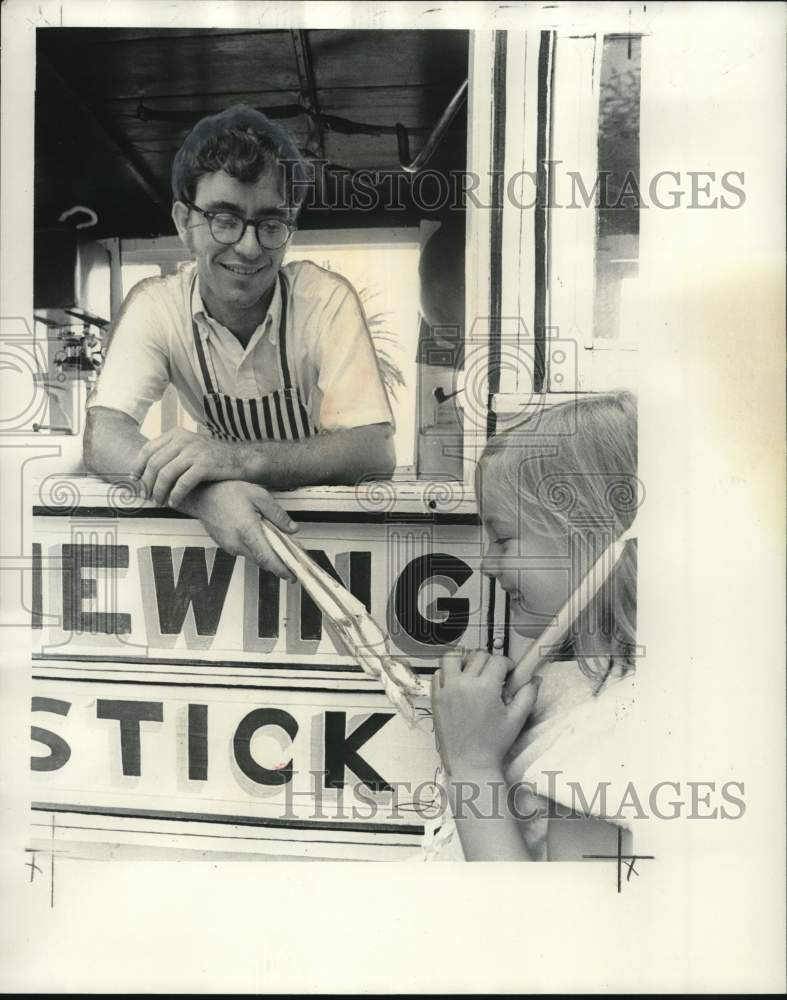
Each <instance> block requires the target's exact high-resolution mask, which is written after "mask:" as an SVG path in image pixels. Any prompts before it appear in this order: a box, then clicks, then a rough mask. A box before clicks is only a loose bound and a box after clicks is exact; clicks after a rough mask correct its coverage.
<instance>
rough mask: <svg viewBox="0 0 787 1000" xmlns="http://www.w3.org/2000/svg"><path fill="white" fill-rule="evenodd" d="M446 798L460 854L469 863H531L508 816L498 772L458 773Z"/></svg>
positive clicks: (516, 825) (505, 790) (515, 824)
mask: <svg viewBox="0 0 787 1000" xmlns="http://www.w3.org/2000/svg"><path fill="white" fill-rule="evenodd" d="M448 795H449V799H450V803H451V812H452V813H453V816H454V820H455V822H456V829H457V832H458V833H459V839H460V841H461V842H462V851H463V852H464V856H465V858H467V860H468V861H532V860H533V858H532V857H531V856H530V852H529V851H528V849H527V847H526V846H525V841H524V839H523V838H522V833H521V831H520V828H519V820H517V819H516V817H515V816H514V815H513V813H512V812H511V808H510V805H509V802H508V786H507V785H506V782H505V779H504V778H503V773H502V770H501V769H500V768H490V769H489V770H486V771H484V770H480V769H477V770H469V771H467V772H466V773H463V772H462V771H461V770H457V771H455V772H454V773H453V775H452V776H451V777H450V778H449V783H448Z"/></svg>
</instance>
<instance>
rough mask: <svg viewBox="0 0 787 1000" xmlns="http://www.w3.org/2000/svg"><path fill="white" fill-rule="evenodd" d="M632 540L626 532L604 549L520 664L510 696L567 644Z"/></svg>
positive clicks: (517, 667) (510, 685)
mask: <svg viewBox="0 0 787 1000" xmlns="http://www.w3.org/2000/svg"><path fill="white" fill-rule="evenodd" d="M629 537H630V536H629V534H628V533H626V534H625V535H623V536H622V537H621V538H619V539H618V540H617V541H615V542H613V543H612V544H611V545H608V546H607V548H606V549H604V551H603V552H602V553H601V555H600V556H599V558H598V559H597V560H596V562H594V563H593V565H592V566H591V568H590V570H589V571H588V572H587V573H586V574H585V576H584V577H583V578H582V580H581V581H580V584H579V586H578V587H577V588H576V590H575V591H574V592H573V593H572V594H571V596H570V597H569V599H568V600H567V601H566V603H565V604H564V605H563V607H562V608H561V609H560V611H558V613H557V614H556V615H555V617H554V618H553V619H552V622H551V623H550V624H549V625H548V626H547V627H546V629H544V631H543V632H542V633H541V635H540V637H539V638H538V639H537V640H536V641H535V642H534V643H533V645H532V646H530V648H529V649H528V650H527V652H526V653H525V655H524V656H523V657H522V659H521V660H520V661H519V662H518V663H517V665H516V667H514V669H513V670H512V672H511V674H510V677H509V682H510V684H509V685H507V687H510V694H512V695H513V694H514V693H515V692H516V691H518V690H519V688H521V687H524V685H525V684H527V683H528V682H529V681H530V679H531V677H532V676H533V674H534V673H535V672H536V670H538V668H539V667H542V666H543V665H544V664H545V663H546V662H547V660H548V659H549V655H550V650H553V649H554V648H555V646H557V645H559V644H560V643H561V642H563V640H564V639H565V638H566V636H567V635H568V632H569V629H570V628H571V626H572V625H573V624H574V622H575V621H576V620H577V618H579V616H580V615H581V614H582V612H583V611H584V610H585V609H586V608H587V607H588V605H589V604H590V602H591V601H592V600H593V598H594V597H595V596H596V594H597V593H598V592H599V591H600V590H601V588H602V587H603V586H604V584H605V583H606V581H607V580H608V579H609V577H610V576H611V574H612V571H613V570H614V569H615V567H616V566H617V564H618V562H619V561H620V557H621V556H622V555H623V550H624V549H625V546H626V542H627V541H628V539H629Z"/></svg>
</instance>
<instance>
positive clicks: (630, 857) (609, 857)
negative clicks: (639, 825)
mask: <svg viewBox="0 0 787 1000" xmlns="http://www.w3.org/2000/svg"><path fill="white" fill-rule="evenodd" d="M582 857H583V858H590V859H594V860H600V861H617V863H618V892H620V891H621V890H622V886H623V865H624V864H625V866H626V881H627V882H630V881H631V876H632V875H636V876H637V878H639V872H638V871H637V869H636V868H635V867H634V865H635V864H636V862H637V861H654V860H655V855H654V854H624V853H623V831H622V830H621V828H620V827H618V850H617V854H583V855H582Z"/></svg>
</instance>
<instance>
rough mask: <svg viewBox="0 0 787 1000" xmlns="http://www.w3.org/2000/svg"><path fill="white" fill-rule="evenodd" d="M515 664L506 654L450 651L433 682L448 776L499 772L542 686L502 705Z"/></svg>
mask: <svg viewBox="0 0 787 1000" xmlns="http://www.w3.org/2000/svg"><path fill="white" fill-rule="evenodd" d="M513 667H514V664H513V663H512V661H511V660H509V659H508V657H506V656H497V655H490V654H489V653H487V652H485V651H484V650H480V649H479V650H476V651H475V652H472V653H469V654H467V655H466V656H463V655H462V654H461V653H448V654H446V655H445V656H443V657H442V658H441V660H440V668H439V669H438V670H437V672H436V673H435V675H434V677H433V679H432V709H433V711H434V718H435V729H436V731H437V739H438V742H439V746H440V754H441V756H442V758H443V763H444V764H445V766H446V770H447V771H448V773H449V774H457V773H462V774H467V773H474V772H492V771H498V770H500V769H501V768H502V766H503V759H504V757H505V755H506V753H507V752H508V750H509V748H510V747H511V745H512V743H513V742H514V740H515V739H516V737H517V736H518V735H519V733H520V732H521V730H522V728H523V727H524V725H525V722H526V721H527V717H528V715H529V714H530V712H531V711H532V709H533V706H534V704H535V701H536V696H537V693H538V684H537V683H535V684H534V683H529V684H525V685H524V687H522V688H520V689H519V691H517V693H516V695H515V696H514V697H513V699H512V701H511V702H510V704H505V703H504V701H503V684H504V682H505V679H506V676H507V675H508V673H509V672H510V671H511V670H512V669H513Z"/></svg>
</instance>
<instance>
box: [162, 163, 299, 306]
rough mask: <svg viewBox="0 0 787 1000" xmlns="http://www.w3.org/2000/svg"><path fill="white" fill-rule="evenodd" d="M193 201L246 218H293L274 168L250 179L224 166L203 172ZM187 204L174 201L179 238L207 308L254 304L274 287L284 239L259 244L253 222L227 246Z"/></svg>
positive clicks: (209, 210)
mask: <svg viewBox="0 0 787 1000" xmlns="http://www.w3.org/2000/svg"><path fill="white" fill-rule="evenodd" d="M194 204H195V205H198V206H199V207H200V208H201V209H204V211H206V212H233V213H235V215H239V216H241V217H242V218H244V219H260V218H280V219H284V220H286V219H288V218H291V215H290V214H289V213H288V212H287V210H286V208H285V207H284V200H283V198H282V194H281V191H280V187H279V183H278V178H277V177H276V175H275V174H274V173H273V172H269V173H265V174H262V175H261V176H260V177H259V179H258V180H256V181H254V182H253V183H248V184H247V183H244V182H242V181H239V180H236V179H235V178H234V177H230V176H229V174H225V173H224V171H219V172H218V173H215V174H206V175H204V176H203V177H200V179H199V180H198V182H197V189H196V193H195V197H194ZM185 208H186V206H182V207H181V208H180V209H179V208H178V206H176V208H175V211H174V213H173V214H174V215H175V221H176V224H177V225H178V230H179V232H180V234H181V238H182V239H183V241H184V243H185V244H186V246H187V247H188V249H189V250H190V251H191V252H192V254H193V255H194V257H195V258H196V261H197V271H198V274H199V280H200V292H201V294H202V297H203V300H204V301H205V303H206V305H207V306H208V309H211V308H212V309H213V310H214V311H216V310H218V311H219V312H221V311H223V310H227V311H230V312H234V311H239V310H247V309H253V308H254V306H255V305H257V303H258V302H260V300H261V299H264V298H265V297H266V295H267V293H268V292H269V291H270V290H271V288H272V287H273V284H274V282H275V280H276V275H277V274H278V271H279V268H280V267H281V264H282V260H283V259H284V254H285V251H286V249H287V244H286V243H285V244H284V246H282V247H280V248H279V249H278V250H267V249H265V248H264V247H262V246H260V244H259V242H258V240H257V234H256V232H255V230H254V227H252V226H248V227H247V228H246V231H245V232H244V234H243V236H242V237H241V239H240V240H239V241H238V242H237V243H235V244H233V245H232V246H226V245H224V244H222V243H219V242H217V241H216V240H215V239H214V238H213V236H212V235H211V231H210V226H209V225H208V221H207V219H206V218H205V217H204V216H202V215H200V213H199V212H195V211H194V209H188V211H187V212H186V211H184V209H185ZM216 318H217V319H219V320H221V318H222V317H221V316H220V315H219V316H217V317H216Z"/></svg>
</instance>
